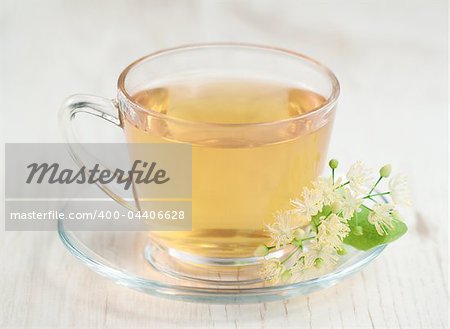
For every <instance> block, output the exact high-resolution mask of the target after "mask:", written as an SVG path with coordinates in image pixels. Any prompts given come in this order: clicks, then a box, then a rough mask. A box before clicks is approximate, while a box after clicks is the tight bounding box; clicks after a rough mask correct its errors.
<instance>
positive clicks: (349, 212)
mask: <svg viewBox="0 0 450 329" xmlns="http://www.w3.org/2000/svg"><path fill="white" fill-rule="evenodd" d="M339 192H340V193H339V201H338V205H339V208H340V211H342V217H343V218H344V219H345V220H349V219H350V218H352V217H353V214H354V213H355V212H359V211H360V210H361V208H360V206H361V203H362V200H361V199H358V198H356V195H354V194H353V193H352V191H351V190H350V189H348V188H341V189H339Z"/></svg>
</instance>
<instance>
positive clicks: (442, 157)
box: [0, 0, 448, 329]
mask: <svg viewBox="0 0 450 329" xmlns="http://www.w3.org/2000/svg"><path fill="white" fill-rule="evenodd" d="M447 13H448V12H447V3H446V1H437V0H429V1H370V0H367V1H305V2H301V1H270V2H267V1H231V0H228V1H214V0H211V1H163V0H161V1H143V0H141V1H135V0H132V1H126V2H125V1H123V2H119V1H117V2H114V1H87V0H86V1H84V0H81V1H50V0H41V1H26V2H25V1H14V0H6V1H5V0H2V1H1V4H0V56H1V57H0V59H1V62H0V63H1V74H0V91H1V93H0V100H1V104H2V105H1V116H0V122H1V123H2V128H1V132H2V137H3V141H5V142H57V141H61V137H60V131H59V128H58V123H57V120H56V112H57V110H58V108H59V106H60V104H61V102H62V100H63V99H64V98H65V97H66V96H67V95H70V94H73V93H77V92H87V93H92V94H98V95H103V96H107V97H111V98H112V97H114V95H115V84H116V78H117V76H118V74H119V72H120V71H121V69H122V68H124V67H125V65H126V64H128V63H129V62H131V61H132V60H134V59H136V58H138V57H140V56H141V55H144V54H147V53H149V52H152V51H155V50H158V49H161V48H165V47H171V46H176V45H180V44H186V43H192V42H205V41H242V42H253V43H262V44H270V45H276V46H280V47H285V48H290V49H293V50H296V51H300V52H303V53H305V54H308V55H310V56H312V57H315V58H317V59H319V60H320V61H322V62H323V63H325V64H327V65H328V66H330V67H331V68H332V69H333V70H334V71H335V72H336V74H337V75H338V77H339V79H340V81H341V84H342V97H341V100H340V107H339V112H338V119H337V122H336V125H335V130H334V136H333V141H332V145H331V150H332V151H331V152H330V156H334V157H337V158H339V159H341V163H343V164H346V165H349V164H350V162H352V161H354V160H357V159H363V160H365V161H367V162H368V163H371V164H373V165H374V166H379V165H382V164H384V163H385V162H391V163H392V165H393V166H394V168H395V169H398V170H401V171H403V172H405V173H407V174H408V175H409V176H410V177H411V181H412V188H413V196H414V203H415V209H414V210H413V211H411V213H410V214H409V216H408V219H407V220H408V222H409V225H410V231H409V234H408V235H407V236H405V237H404V238H403V239H401V240H400V241H398V242H397V243H395V244H394V245H392V246H391V247H389V248H387V250H386V251H385V252H384V253H383V254H382V255H381V256H380V257H379V258H378V259H376V260H375V261H374V262H373V263H372V264H371V265H370V266H368V267H367V268H366V269H365V270H364V271H362V272H361V273H358V274H356V275H354V276H353V277H351V278H350V279H348V280H346V281H344V282H342V283H341V284H339V285H337V286H335V287H333V288H330V289H327V290H324V291H320V292H316V293H313V294H311V295H310V296H307V297H298V298H293V299H291V300H289V301H285V302H272V303H265V304H253V305H241V306H237V305H234V306H233V305H206V304H193V303H182V302H174V301H170V300H165V299H160V298H155V297H152V296H147V295H144V294H141V293H138V292H134V291H131V290H128V289H126V288H123V287H119V286H116V285H115V284H113V283H112V282H109V281H107V280H105V279H103V278H101V277H100V276H98V275H96V274H94V273H93V272H91V271H90V270H88V269H87V268H85V267H84V266H83V265H81V264H80V263H79V262H77V261H76V260H75V258H74V257H72V256H71V255H70V254H69V253H68V252H67V251H66V250H65V249H64V247H63V246H62V244H61V243H60V241H59V239H58V237H57V235H56V233H55V232H44V233H39V232H3V231H2V232H0V328H197V329H200V328H280V327H282V326H283V328H444V327H447V311H448V304H447V302H448V287H447V278H448V276H447V273H448V267H447V264H448V245H447V235H448V232H447V223H448V217H447V201H448V200H447V157H446V152H447V150H448V149H447V92H448V91H447V89H446V83H447V23H446V22H447ZM2 147H3V146H2ZM2 154H3V152H2ZM2 156H3V155H2ZM2 165H3V163H2ZM8 174H11V173H8ZM1 175H2V176H1V178H2V181H3V179H4V176H3V175H4V172H3V170H1ZM2 185H3V184H2ZM0 193H2V194H1V196H2V198H4V191H3V189H2V191H1V192H0ZM1 207H3V202H2V205H1ZM1 210H2V211H1V213H3V208H2V209H1ZM2 220H3V217H2Z"/></svg>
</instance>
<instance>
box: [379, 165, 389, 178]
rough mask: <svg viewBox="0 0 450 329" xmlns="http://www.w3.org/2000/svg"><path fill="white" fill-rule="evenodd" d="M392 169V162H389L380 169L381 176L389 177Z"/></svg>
mask: <svg viewBox="0 0 450 329" xmlns="http://www.w3.org/2000/svg"><path fill="white" fill-rule="evenodd" d="M391 171H392V166H391V165H390V164H387V165H385V166H383V167H381V169H380V176H381V177H385V178H386V177H389V176H390V174H391Z"/></svg>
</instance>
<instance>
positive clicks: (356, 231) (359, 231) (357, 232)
mask: <svg viewBox="0 0 450 329" xmlns="http://www.w3.org/2000/svg"><path fill="white" fill-rule="evenodd" d="M363 233H364V232H363V228H362V226H359V225H358V226H355V227H354V228H353V235H357V236H359V235H363Z"/></svg>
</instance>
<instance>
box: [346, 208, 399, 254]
mask: <svg viewBox="0 0 450 329" xmlns="http://www.w3.org/2000/svg"><path fill="white" fill-rule="evenodd" d="M369 213H370V210H368V209H366V208H364V207H363V208H362V209H361V211H360V212H358V213H356V214H355V215H354V216H353V217H352V218H351V219H350V220H349V222H348V224H349V227H350V233H349V235H348V236H347V237H346V238H345V239H344V243H345V244H347V245H350V246H352V247H354V248H356V249H359V250H369V249H372V248H374V247H376V246H379V245H382V244H386V243H390V242H393V241H395V240H397V239H398V238H400V237H401V236H402V235H404V234H405V233H406V231H407V230H408V228H407V226H406V224H405V223H403V222H400V221H398V220H396V221H394V222H393V224H394V228H392V229H390V230H389V231H388V233H387V234H386V235H379V234H378V233H377V230H376V229H375V226H374V225H372V224H370V223H369V221H368V216H369ZM358 226H359V227H361V228H362V234H360V235H358V234H359V233H360V232H358V231H360V229H358V228H357V227H358Z"/></svg>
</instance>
